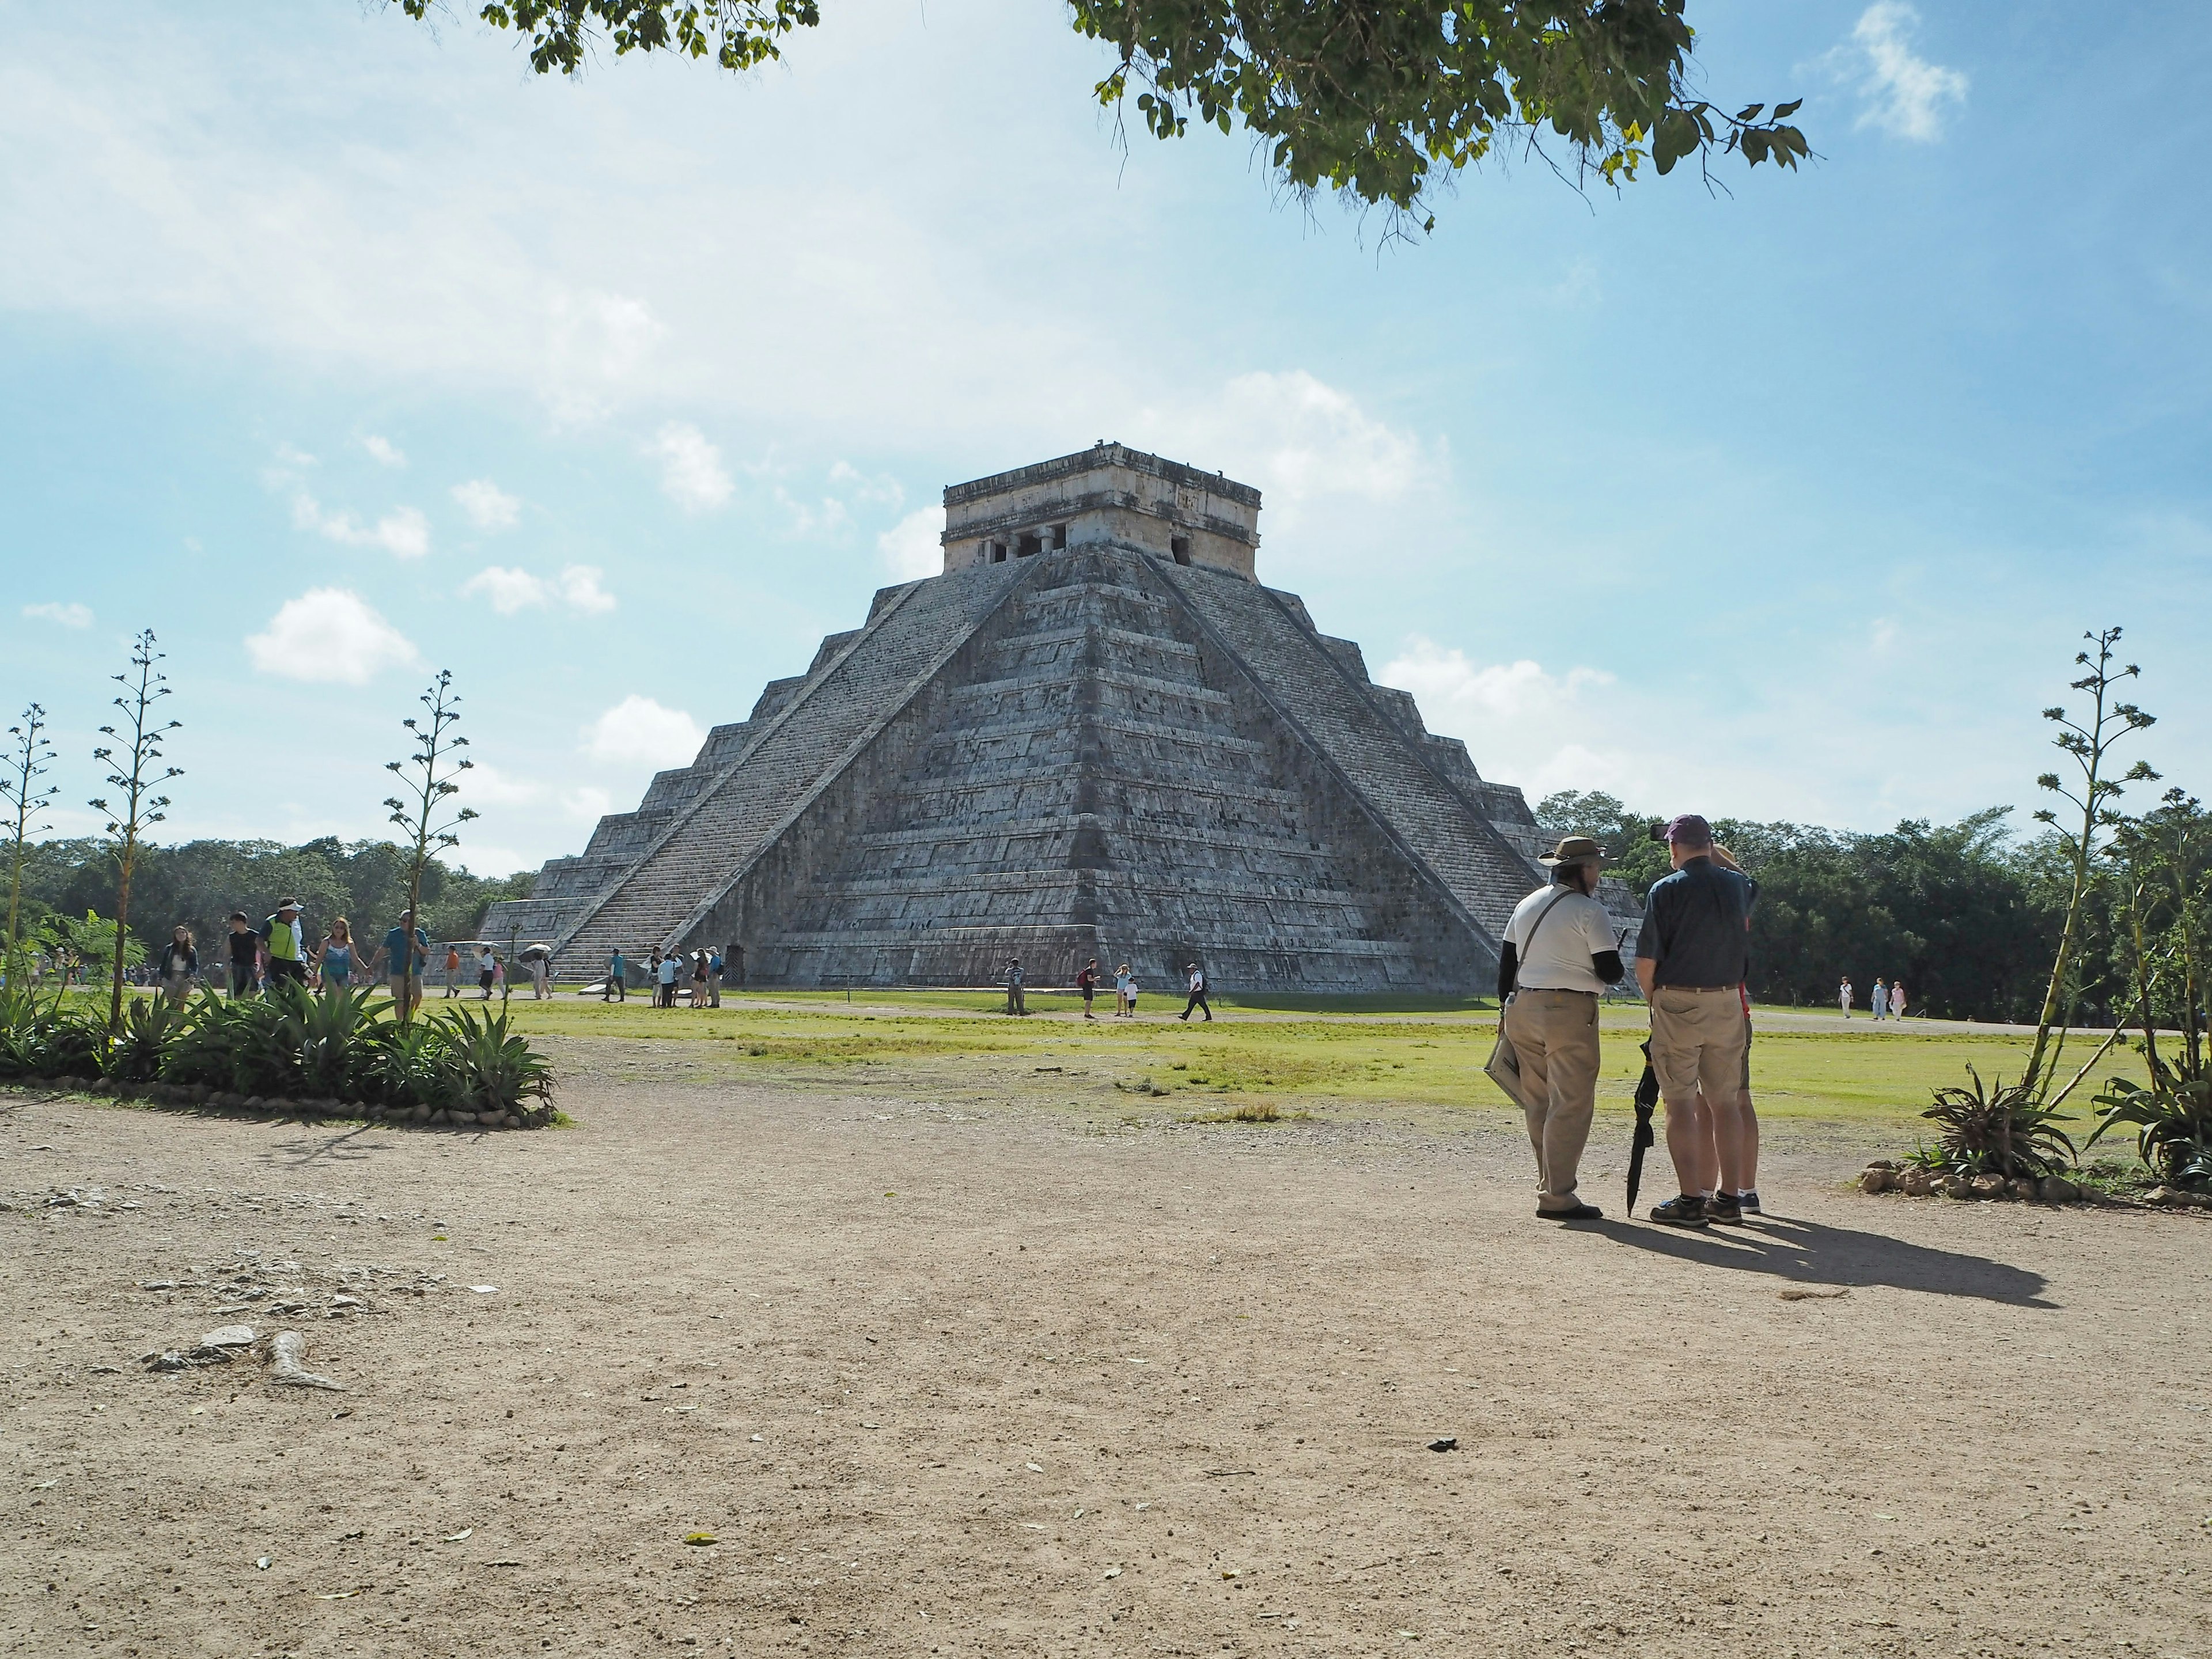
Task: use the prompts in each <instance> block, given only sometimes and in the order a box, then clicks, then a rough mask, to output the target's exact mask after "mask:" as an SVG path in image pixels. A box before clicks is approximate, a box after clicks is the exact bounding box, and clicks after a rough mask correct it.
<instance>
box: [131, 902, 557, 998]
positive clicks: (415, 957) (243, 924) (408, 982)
mask: <svg viewBox="0 0 2212 1659" xmlns="http://www.w3.org/2000/svg"><path fill="white" fill-rule="evenodd" d="M305 917H306V911H305V909H304V908H303V907H302V906H301V903H300V902H299V900H297V899H295V898H283V899H279V900H278V901H277V902H276V909H275V910H274V911H272V912H271V913H270V915H268V916H266V917H264V919H263V920H262V921H259V922H258V923H257V922H256V921H254V920H253V919H252V917H251V916H249V915H247V914H246V912H245V911H243V910H234V911H232V912H231V913H230V916H229V918H228V927H227V931H226V933H224V935H223V939H222V947H221V950H220V951H219V953H218V954H217V955H216V957H215V959H214V960H213V961H211V962H208V963H203V962H202V961H201V958H200V953H199V946H198V942H197V939H195V938H194V937H193V933H192V930H191V928H190V927H177V928H175V929H173V931H172V932H171V933H170V936H169V940H168V943H167V944H166V945H163V946H162V947H161V953H160V955H159V956H158V957H156V958H155V964H154V969H153V975H152V984H153V986H154V987H155V989H156V990H157V991H158V992H159V993H160V994H161V995H162V996H165V997H167V999H168V1000H170V1001H171V1002H173V1003H181V1002H183V1001H184V1000H185V997H186V996H188V995H189V994H191V989H192V987H193V986H194V985H196V984H203V983H204V984H206V985H208V986H209V987H210V988H214V989H221V990H227V991H228V993H229V994H230V995H232V996H234V997H249V996H258V995H260V994H263V993H264V992H266V991H269V990H271V989H273V988H274V987H276V986H279V985H283V984H287V983H289V984H293V985H297V986H299V987H301V988H302V989H304V990H308V991H316V992H322V993H325V994H328V993H332V992H337V991H344V990H348V989H358V988H362V987H367V986H369V985H372V984H374V982H375V981H376V980H377V979H378V978H379V977H382V978H383V979H384V980H385V981H386V983H387V985H388V986H389V987H390V989H391V992H392V1000H394V1001H395V1002H404V1004H405V1006H407V1007H408V1008H409V1009H410V1011H411V1010H412V1009H413V1008H415V1007H416V1006H418V1005H419V1004H420V1003H421V1002H422V981H423V976H424V975H425V974H426V973H427V972H428V969H429V965H430V939H429V935H428V933H426V932H425V931H424V930H423V929H422V928H421V927H416V926H415V925H414V913H413V912H412V911H404V912H402V913H401V918H400V921H398V924H396V925H395V926H393V927H392V928H391V929H390V930H389V931H387V932H386V934H385V936H384V943H383V945H381V946H380V947H378V948H376V949H374V950H369V949H367V948H365V947H364V946H363V945H362V944H361V943H360V942H359V941H358V940H356V938H355V937H354V933H353V927H352V925H351V924H350V923H349V921H347V920H346V918H345V917H343V916H333V917H332V918H331V922H330V925H329V927H326V928H325V929H324V931H323V933H322V934H321V936H320V937H319V938H318V937H315V936H313V933H312V930H311V929H309V928H308V927H307V922H306V920H305ZM465 949H466V951H467V954H466V955H465V956H464V954H463V951H464V947H463V946H461V945H447V947H446V957H445V969H446V995H447V998H449V999H451V998H455V997H459V996H460V995H461V994H462V993H463V990H464V989H465V987H466V986H467V985H468V984H469V983H471V981H473V982H474V983H475V985H476V987H477V992H478V994H479V995H480V997H481V998H482V999H483V1000H486V1001H489V1000H491V998H492V997H494V996H495V995H504V994H505V993H506V990H507V962H506V959H505V958H504V957H502V956H501V954H500V953H499V952H498V951H495V950H494V949H493V948H492V947H491V946H490V945H487V944H481V943H471V945H467V946H466V947H465ZM552 958H553V953H552V951H551V950H550V948H548V947H547V946H545V945H532V946H530V947H529V948H528V949H526V950H524V951H520V952H518V953H517V956H516V962H517V963H518V964H519V966H520V969H522V970H523V971H525V972H526V973H527V975H529V979H530V983H531V987H532V991H533V993H534V994H536V995H537V996H538V998H540V999H543V998H544V997H546V996H548V995H550V994H551V989H550V973H551V968H552ZM380 970H381V973H380Z"/></svg>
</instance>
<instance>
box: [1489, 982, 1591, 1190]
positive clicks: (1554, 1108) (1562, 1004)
mask: <svg viewBox="0 0 2212 1659" xmlns="http://www.w3.org/2000/svg"><path fill="white" fill-rule="evenodd" d="M1505 1035H1506V1036H1507V1037H1508V1038H1509V1039H1510V1040H1511V1042H1512V1044H1513V1052H1514V1054H1516V1056H1517V1057H1518V1058H1519V1060H1520V1061H1521V1083H1522V1092H1523V1093H1525V1094H1526V1095H1527V1096H1528V1098H1529V1099H1531V1100H1533V1101H1534V1102H1535V1104H1534V1105H1533V1106H1530V1107H1528V1109H1527V1114H1528V1145H1529V1146H1530V1147H1531V1148H1533V1149H1534V1152H1535V1154H1536V1203H1537V1206H1538V1207H1539V1208H1540V1209H1550V1210H1565V1209H1570V1208H1571V1207H1573V1206H1574V1205H1576V1204H1577V1203H1579V1202H1580V1201H1581V1200H1578V1199H1577V1198H1576V1196H1575V1171H1576V1170H1577V1167H1578V1166H1579V1165H1580V1164H1581V1163H1582V1159H1583V1146H1585V1145H1586V1144H1588V1142H1589V1132H1590V1118H1591V1116H1592V1115H1593V1114H1595V1112H1596V1110H1597V1073H1598V1048H1597V998H1596V997H1595V996H1593V995H1591V994H1589V992H1587V991H1516V993H1515V994H1514V996H1513V1000H1512V1001H1511V1002H1510V1003H1508V1004H1507V1005H1506V1008H1505Z"/></svg>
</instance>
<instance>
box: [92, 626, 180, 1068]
mask: <svg viewBox="0 0 2212 1659" xmlns="http://www.w3.org/2000/svg"><path fill="white" fill-rule="evenodd" d="M161 659H162V653H161V652H159V651H156V650H155V648H154V630H153V629H150V628H149V629H144V630H143V632H141V633H140V634H139V635H138V637H137V639H136V640H134V641H132V642H131V667H130V669H129V671H126V672H125V673H121V674H112V675H110V676H109V677H108V678H111V679H112V680H113V681H114V682H115V683H116V684H118V685H119V686H121V687H122V688H123V695H122V696H119V697H118V698H116V699H115V706H116V707H117V708H119V709H121V710H122V711H123V718H124V720H125V721H126V722H127V723H128V729H129V733H130V735H129V737H128V738H125V735H124V730H125V728H124V727H121V726H101V727H100V735H101V736H102V737H104V738H111V739H112V740H113V741H112V743H111V744H106V745H103V746H102V747H100V748H98V749H95V750H93V751H92V757H93V758H94V760H96V761H100V762H101V763H104V764H105V765H106V767H107V768H108V774H107V783H108V787H110V788H111V789H112V790H114V791H115V792H116V796H115V799H116V802H117V803H118V804H116V805H110V804H109V802H108V800H107V799H106V798H105V797H102V798H100V799H96V800H94V801H91V802H89V803H88V805H91V806H92V807H93V808H94V810H96V811H101V812H105V813H106V815H107V831H106V833H107V836H108V843H109V846H108V856H109V857H111V858H112V859H113V860H115V873H116V890H115V943H116V948H115V952H114V962H113V964H112V966H113V975H112V987H111V991H110V994H109V997H108V1003H107V1025H108V1029H109V1030H111V1031H113V1030H120V1029H121V1027H122V1024H123V968H124V957H125V948H124V943H123V941H124V938H125V929H126V928H127V927H129V926H130V925H131V877H132V876H133V875H134V874H135V873H137V868H138V850H139V847H140V845H141V844H142V843H143V841H144V839H145V836H146V832H147V831H148V830H149V829H152V828H153V827H154V826H155V824H157V823H161V821H162V820H163V819H164V818H165V817H167V816H168V815H167V813H166V812H165V811H163V810H162V809H163V808H164V807H166V806H167V805H169V798H168V797H167V795H161V794H156V793H155V791H156V790H157V789H159V788H161V786H162V785H164V784H166V783H167V782H168V781H169V780H170V779H171V778H180V777H182V776H184V775H185V769H184V768H182V767H181V766H170V767H163V766H161V758H162V757H161V744H162V743H163V741H164V740H165V739H166V738H167V737H168V735H169V733H170V732H174V731H176V730H177V729H178V728H179V726H182V725H183V723H184V722H182V721H181V720H167V721H162V720H156V719H155V709H156V708H158V707H159V705H160V703H161V700H162V699H163V698H164V697H166V696H169V695H170V690H171V688H170V685H169V683H168V680H169V677H168V676H167V675H166V674H164V673H162V672H161V671H160V670H158V669H156V668H155V666H154V665H155V663H157V662H160V661H161ZM115 744H123V745H124V747H123V748H122V750H121V752H120V753H119V754H118V751H117V749H116V747H115Z"/></svg>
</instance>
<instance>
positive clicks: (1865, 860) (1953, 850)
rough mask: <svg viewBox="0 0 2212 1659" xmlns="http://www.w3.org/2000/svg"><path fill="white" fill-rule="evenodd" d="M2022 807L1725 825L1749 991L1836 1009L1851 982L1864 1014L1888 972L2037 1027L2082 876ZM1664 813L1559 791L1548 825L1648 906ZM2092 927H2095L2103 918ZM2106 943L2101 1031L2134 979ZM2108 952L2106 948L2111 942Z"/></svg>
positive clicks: (2090, 1005) (1661, 867)
mask: <svg viewBox="0 0 2212 1659" xmlns="http://www.w3.org/2000/svg"><path fill="white" fill-rule="evenodd" d="M2011 813H2012V809H2011V808H2010V807H2007V806H1993V807H1990V808H1989V809H1987V810H1986V811H1980V812H1976V813H1974V814H1972V816H1971V817H1966V818H1963V819H1961V820H1960V821H1959V822H1958V823H1948V824H1937V823H1929V821H1928V820H1926V819H1924V818H1915V819H1908V820H1906V821H1905V822H1904V823H1899V825H1898V826H1897V827H1896V828H1895V829H1891V830H1888V831H1886V832H1884V833H1881V834H1870V835H1863V834H1854V833H1852V832H1850V831H1847V830H1836V829H1822V828H1820V827H1819V826H1817V825H1812V824H1802V823H1747V822H1745V821H1743V820H1740V819H1731V818H1717V819H1716V820H1714V823H1713V829H1714V832H1715V834H1716V835H1717V836H1719V838H1720V839H1721V841H1722V842H1724V843H1726V845H1727V846H1728V848H1729V851H1731V852H1732V853H1734V854H1735V856H1736V859H1737V860H1738V861H1739V862H1741V864H1742V866H1743V867H1744V868H1745V869H1746V870H1747V871H1748V872H1750V873H1751V874H1752V875H1753V876H1754V877H1755V878H1757V879H1758V882H1759V904H1758V908H1756V909H1754V910H1753V913H1752V924H1751V933H1752V951H1751V971H1752V985H1751V988H1752V995H1753V997H1754V998H1756V999H1757V1000H1759V1001H1761V1002H1778V1003H1784V1004H1790V1005H1795V1006H1832V1005H1833V1003H1834V1001H1835V997H1836V987H1837V982H1838V981H1839V980H1841V979H1842V978H1843V977H1844V975H1847V974H1848V975H1850V980H1851V982H1852V984H1853V985H1854V986H1855V987H1857V993H1858V1002H1859V1006H1861V1007H1862V1008H1863V1007H1864V1006H1866V1002H1867V993H1868V991H1869V989H1870V988H1871V987H1873V984H1874V981H1875V976H1876V975H1880V976H1881V977H1882V978H1884V979H1890V980H1894V979H1902V980H1904V981H1905V985H1906V987H1908V989H1909V990H1910V991H1911V997H1912V1006H1914V1007H1916V1008H1918V1009H1920V1010H1922V1011H1923V1012H1927V1013H1929V1014H1931V1015H1936V1016H1938V1017H1941V1018H1951V1019H1984V1020H2006V1021H2020V1020H2033V1019H2034V1018H2036V1016H2037V1013H2038V1012H2039V1009H2040V1007H2041V1006H2042V1001H2043V997H2044V993H2045V984H2046V976H2047V975H2048V974H2049V971H2050V965H2051V959H2052V956H2053V954H2054V953H2055V951H2056V950H2057V943H2058V939H2059V935H2060V933H2061V932H2062V931H2063V927H2064V923H2065V918H2066V908H2067V898H2068V883H2069V876H2070V874H2071V870H2070V866H2069V857H2068V854H2067V850H2066V848H2065V847H2064V846H2063V844H2061V842H2060V841H2059V838H2058V837H2057V836H2037V837H2033V838H2032V839H2028V840H2026V841H2021V840H2017V839H2015V837H2014V836H2013V835H2012V834H2011V833H2010V832H2009V829H2008V823H2007V820H2008V818H2009V817H2010V816H2011ZM1654 817H1655V815H1653V814H1650V813H1646V812H1642V811H1633V810H1632V809H1631V808H1629V807H1628V806H1626V805H1624V804H1623V803H1622V802H1621V801H1620V800H1619V799H1617V798H1615V797H1614V796H1612V795H1608V794H1606V793H1601V792H1598V791H1589V792H1579V791H1568V792H1565V793H1560V794H1556V795H1549V796H1547V797H1546V798H1545V799H1544V800H1543V801H1542V802H1541V804H1540V805H1538V806H1537V808H1536V819H1537V822H1538V823H1539V824H1541V826H1542V828H1543V831H1544V833H1545V834H1546V835H1547V836H1594V837H1595V838H1596V839H1597V840H1598V841H1600V842H1603V843H1604V844H1605V846H1606V847H1607V849H1608V850H1610V851H1612V852H1613V854H1616V856H1618V857H1619V858H1620V860H1621V861H1620V864H1619V865H1618V866H1616V867H1615V868H1614V870H1613V874H1615V875H1617V876H1619V877H1620V878H1621V879H1622V880H1623V881H1625V882H1626V883H1627V884H1628V885H1629V886H1630V888H1631V889H1632V890H1634V892H1635V893H1636V895H1637V896H1638V898H1641V897H1642V896H1644V890H1646V889H1647V888H1649V887H1650V885H1651V884H1652V883H1653V882H1654V881H1656V880H1657V879H1658V878H1660V877H1661V876H1663V875H1665V874H1666V873H1667V870H1668V860H1667V849H1666V848H1665V847H1663V846H1662V845H1660V844H1659V843H1657V842H1653V841H1651V840H1650V825H1651V823H1652V822H1653V818H1654ZM2086 920H2087V921H2088V923H2089V926H2088V927H2087V929H2086V932H2087V933H2088V934H2089V935H2092V936H2093V935H2094V934H2095V933H2096V931H2097V930H2096V927H2095V926H2094V921H2095V919H2094V918H2088V919H2086ZM2084 945H2085V946H2086V949H2085V951H2084V962H2085V964H2086V965H2087V966H2088V967H2089V968H2090V969H2092V972H2091V973H2090V974H2089V975H2087V978H2090V979H2095V980H2098V981H2100V983H2099V984H2097V985H2096V986H2094V987H2085V988H2087V989H2089V990H2091V992H2092V994H2090V995H2087V996H2086V997H2085V999H2084V1000H2083V1003H2082V1005H2081V1013H2082V1015H2083V1016H2084V1017H2085V1018H2089V1019H2090V1020H2091V1021H2092V1022H2093V1023H2102V1019H2103V1018H2104V1017H2106V1016H2108V1015H2109V1014H2110V1012H2111V1009H2112V1003H2113V1001H2114V1000H2115V999H2116V998H2117V997H2118V996H2120V995H2123V994H2124V991H2123V990H2122V988H2121V987H2122V985H2123V984H2124V981H2120V980H2116V979H2114V978H2113V976H2112V975H2111V974H2110V973H2109V972H2107V973H2103V974H2100V973H2097V972H2096V971H2095V969H2098V968H2100V967H2110V966H2113V965H2116V964H2114V963H2113V960H2112V950H2111V948H2110V947H2111V945H2112V939H2110V937H2109V933H2108V934H2107V936H2106V938H2105V939H2101V940H2099V939H2095V938H2094V937H2090V938H2087V939H2085V940H2084ZM2100 945H2101V947H2102V948H2101V949H2100Z"/></svg>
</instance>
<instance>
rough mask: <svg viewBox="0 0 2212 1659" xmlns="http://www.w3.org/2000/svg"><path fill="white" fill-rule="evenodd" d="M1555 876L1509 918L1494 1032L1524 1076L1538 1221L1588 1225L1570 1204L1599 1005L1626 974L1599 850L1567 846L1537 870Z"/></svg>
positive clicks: (1594, 1067)
mask: <svg viewBox="0 0 2212 1659" xmlns="http://www.w3.org/2000/svg"><path fill="white" fill-rule="evenodd" d="M1536 861H1537V862H1538V863H1539V864H1541V865H1542V866H1545V868H1547V869H1548V870H1549V871H1550V872H1552V880H1551V883H1550V884H1549V885H1548V886H1544V887H1539V888H1538V889H1537V890H1535V891H1534V892H1533V893H1531V894H1529V895H1528V896H1527V897H1526V898H1524V899H1522V901H1521V902H1520V903H1518V904H1516V906H1514V908H1513V917H1512V920H1511V921H1508V922H1507V923H1506V924H1505V939H1504V945H1503V946H1502V948H1501V949H1500V951H1499V952H1498V1001H1499V1002H1500V1003H1501V1004H1503V1005H1504V1012H1503V1013H1501V1014H1500V1015H1499V1017H1498V1026H1499V1030H1500V1031H1501V1032H1502V1034H1503V1035H1504V1038H1505V1040H1506V1041H1507V1042H1510V1043H1511V1044H1512V1045H1513V1054H1514V1057H1515V1059H1516V1060H1517V1061H1518V1062H1519V1064H1520V1068H1521V1085H1522V1095H1523V1100H1522V1112H1523V1114H1524V1115H1525V1116H1526V1117H1527V1119H1528V1145H1529V1146H1530V1148H1531V1149H1532V1150H1534V1152H1535V1154H1536V1213H1537V1214H1538V1215H1539V1216H1541V1217H1542V1218H1544V1219H1545V1220H1547V1221H1595V1220H1598V1219H1600V1218H1601V1217H1602V1216H1603V1214H1604V1212H1603V1211H1601V1210H1600V1209H1599V1208H1598V1207H1597V1206H1595V1205H1594V1204H1585V1203H1583V1201H1582V1200H1581V1199H1580V1198H1579V1197H1577V1195H1576V1192H1575V1186H1576V1182H1577V1171H1578V1170H1580V1168H1581V1166H1582V1157H1583V1146H1585V1145H1587V1144H1588V1142H1589V1131H1590V1119H1591V1117H1592V1116H1593V1115H1595V1112H1596V1110H1597V1073H1598V1041H1597V1001H1598V998H1599V997H1601V995H1603V994H1604V993H1605V987H1607V986H1608V985H1617V984H1619V983H1620V981H1621V979H1622V978H1623V977H1624V976H1625V975H1626V972H1627V969H1625V968H1624V967H1622V965H1621V961H1620V940H1619V939H1616V938H1614V937H1613V921H1612V918H1611V917H1609V916H1608V915H1607V914H1606V908H1605V906H1604V905H1603V904H1601V903H1600V902H1598V900H1597V898H1596V896H1595V895H1596V893H1597V884H1598V877H1599V875H1600V874H1601V872H1602V871H1603V870H1604V868H1605V865H1606V854H1605V848H1602V847H1601V846H1599V845H1598V844H1597V842H1595V841H1592V840H1591V839H1590V838H1589V836H1567V837H1566V838H1565V840H1564V841H1562V842H1559V845H1558V846H1556V847H1554V848H1553V849H1552V850H1551V851H1550V852H1549V853H1547V854H1545V855H1544V856H1543V857H1541V858H1540V859H1538V860H1536Z"/></svg>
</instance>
